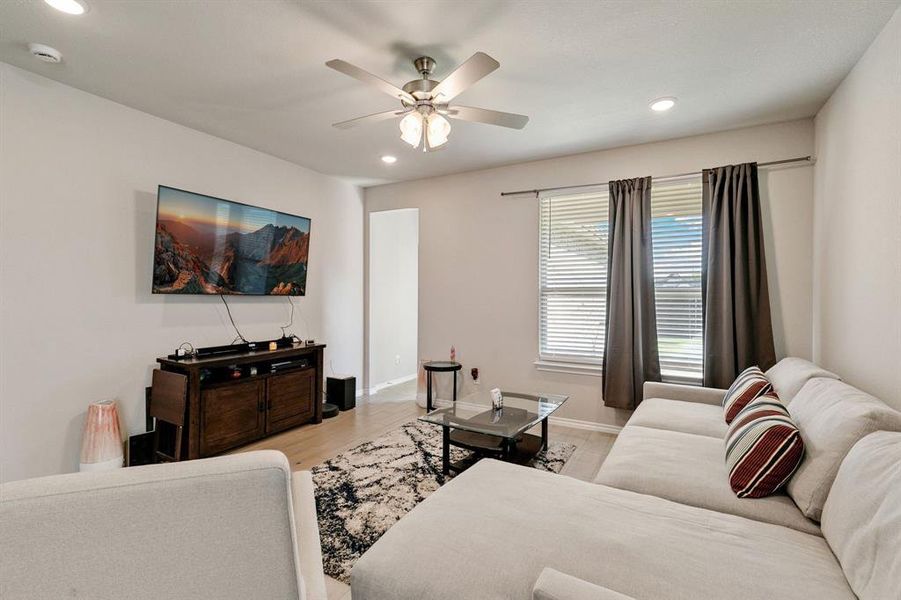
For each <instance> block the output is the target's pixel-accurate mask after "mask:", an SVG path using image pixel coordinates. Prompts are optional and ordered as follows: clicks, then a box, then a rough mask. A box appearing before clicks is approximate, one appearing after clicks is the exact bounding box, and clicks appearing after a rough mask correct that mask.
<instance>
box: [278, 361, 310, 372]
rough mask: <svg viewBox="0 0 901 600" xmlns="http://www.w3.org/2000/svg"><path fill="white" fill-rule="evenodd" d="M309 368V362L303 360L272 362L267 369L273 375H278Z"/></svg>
mask: <svg viewBox="0 0 901 600" xmlns="http://www.w3.org/2000/svg"><path fill="white" fill-rule="evenodd" d="M309 366H311V365H310V361H309V360H307V359H305V358H303V359H300V360H283V361H281V362H274V363H272V365H271V366H270V367H269V368H270V369H271V370H272V372H273V373H279V372H281V371H290V370H292V369H305V368H307V367H309Z"/></svg>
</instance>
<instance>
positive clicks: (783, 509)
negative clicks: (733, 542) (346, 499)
mask: <svg viewBox="0 0 901 600" xmlns="http://www.w3.org/2000/svg"><path fill="white" fill-rule="evenodd" d="M595 482H596V483H602V484H604V485H609V486H611V487H616V488H620V489H624V490H629V491H633V492H638V493H640V494H650V495H652V496H658V497H660V498H666V499H668V500H673V501H674V502H681V503H682V504H688V505H691V506H697V507H700V508H707V509H710V510H715V511H719V512H723V513H728V514H732V515H737V516H741V517H746V518H748V519H755V520H757V521H763V522H766V523H774V524H776V525H784V526H786V527H791V528H793V529H797V530H798V531H804V532H806V533H811V534H815V535H819V531H820V530H819V527H818V526H817V524H816V523H814V522H813V521H811V520H810V519H807V518H805V517H804V515H802V514H801V511H799V510H798V507H797V506H795V504H794V502H792V500H791V498H789V497H788V496H786V495H784V494H776V495H773V496H768V497H766V498H736V497H735V494H734V493H733V492H732V488H731V487H729V472H728V471H727V470H726V465H725V463H724V461H723V440H721V439H716V438H712V437H707V436H703V435H694V434H690V433H682V432H678V431H665V430H662V429H651V428H647V427H637V426H634V425H631V424H630V425H627V426H626V427H625V428H623V430H622V432H620V434H619V436H618V437H617V440H616V442H614V444H613V448H611V449H610V454H608V455H607V458H606V459H605V460H604V464H603V465H601V470H600V471H599V472H598V475H597V477H596V478H595Z"/></svg>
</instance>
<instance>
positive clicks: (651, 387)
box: [642, 381, 729, 404]
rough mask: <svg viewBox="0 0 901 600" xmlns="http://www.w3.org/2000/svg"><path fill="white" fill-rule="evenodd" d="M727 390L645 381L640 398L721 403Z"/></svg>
mask: <svg viewBox="0 0 901 600" xmlns="http://www.w3.org/2000/svg"><path fill="white" fill-rule="evenodd" d="M727 391H729V390H723V389H720V388H708V387H698V386H694V385H682V384H678V383H661V382H659V381H645V382H644V395H643V397H642V399H644V400H647V399H648V398H664V399H666V400H682V401H683V402H698V403H700V404H722V403H723V397H724V396H725V395H726V392H727Z"/></svg>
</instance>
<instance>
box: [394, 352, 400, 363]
mask: <svg viewBox="0 0 901 600" xmlns="http://www.w3.org/2000/svg"><path fill="white" fill-rule="evenodd" d="M394 364H396V365H399V364H400V354H395V355H394Z"/></svg>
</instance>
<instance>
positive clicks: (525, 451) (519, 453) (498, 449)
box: [420, 392, 568, 475]
mask: <svg viewBox="0 0 901 600" xmlns="http://www.w3.org/2000/svg"><path fill="white" fill-rule="evenodd" d="M503 395H504V397H505V398H510V399H526V400H535V401H536V405H537V403H538V401H539V397H538V396H533V395H530V394H519V393H515V392H503ZM543 397H544V398H546V399H551V400H553V401H554V402H556V406H555V407H554V408H552V409H551V410H549V411H547V412H546V413H545V414H544V416H543V417H541V419H540V420H536V419H529V420H524V421H523V422H522V425H521V426H517V428H516V431H515V432H514V433H512V435H504V434H499V435H498V434H494V433H490V427H488V426H487V425H482V426H479V425H473V424H472V423H468V422H467V421H468V420H467V419H461V420H460V421H459V422H458V423H456V424H455V423H453V422H450V423H438V422H435V421H434V420H429V419H428V417H430V416H431V417H434V416H435V414H436V413H438V412H439V411H445V412H446V411H447V408H441V409H437V410H433V411H429V412H428V413H427V414H426V415H425V416H424V417H420V420H422V421H424V422H426V423H430V424H432V425H439V426H440V427H441V470H442V473H444V474H445V475H448V474H450V472H451V470H454V471H457V472H460V471H462V470H463V468H461V467H458V466H457V465H454V464H453V463H451V460H450V447H451V446H452V445H453V446H457V447H460V448H465V449H467V450H471V451H473V452H475V453H476V454H480V455H492V456H497V457H498V458H500V459H501V460H505V461H508V462H526V461H527V460H529V459H531V458H532V457H534V456H535V454H537V453H538V452H540V451H542V450H547V447H548V418H549V417H550V415H551V414H552V413H553V412H554V411H556V410H557V408H559V407H560V406H562V405H563V403H564V402H566V400H567V399H568V397H567V396H560V395H545V396H543ZM448 408H454V406H451V407H448ZM512 408H513V409H514V410H522V409H518V408H516V407H512ZM501 410H503V409H501ZM489 412H490V413H492V414H495V413H496V411H494V409H493V408H491V407H490V406H486V407H485V411H483V412H482V413H476V414H478V415H481V414H487V413H489ZM476 414H474V415H473V416H476ZM535 416H536V417H537V416H538V415H535ZM445 420H446V419H445ZM538 424H540V425H541V435H540V436H536V435H531V434H528V433H525V432H526V431H527V430H529V429H531V428H532V427H534V426H536V425H538ZM455 425H456V426H455ZM464 468H465V467H464Z"/></svg>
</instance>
